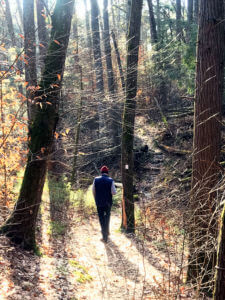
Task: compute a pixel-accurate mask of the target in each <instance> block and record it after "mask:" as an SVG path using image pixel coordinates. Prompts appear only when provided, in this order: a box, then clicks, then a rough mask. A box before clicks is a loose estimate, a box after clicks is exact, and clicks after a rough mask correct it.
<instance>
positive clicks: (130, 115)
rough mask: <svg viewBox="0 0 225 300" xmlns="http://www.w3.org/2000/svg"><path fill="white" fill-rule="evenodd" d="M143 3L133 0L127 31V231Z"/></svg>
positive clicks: (125, 227) (124, 222)
mask: <svg viewBox="0 0 225 300" xmlns="http://www.w3.org/2000/svg"><path fill="white" fill-rule="evenodd" d="M142 5H143V1H142V0H132V4H131V14H130V22H129V31H128V35H127V72H126V100H125V104H124V113H123V131H122V149H121V152H122V159H121V169H122V183H123V207H122V209H123V213H122V229H123V230H125V231H126V232H128V233H129V232H134V231H135V222H134V199H133V167H134V161H133V143H134V122H135V108H136V93H137V75H138V70H137V67H138V53H139V43H140V28H141V13H142Z"/></svg>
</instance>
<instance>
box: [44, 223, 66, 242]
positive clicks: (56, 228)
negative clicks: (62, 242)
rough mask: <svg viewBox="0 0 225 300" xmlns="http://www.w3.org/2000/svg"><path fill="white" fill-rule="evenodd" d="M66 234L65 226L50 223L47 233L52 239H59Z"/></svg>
mask: <svg viewBox="0 0 225 300" xmlns="http://www.w3.org/2000/svg"><path fill="white" fill-rule="evenodd" d="M65 232H66V225H65V224H62V223H60V222H56V221H51V222H50V225H49V228H48V231H47V233H48V234H49V235H51V236H53V237H56V238H57V237H59V236H61V235H64V234H65Z"/></svg>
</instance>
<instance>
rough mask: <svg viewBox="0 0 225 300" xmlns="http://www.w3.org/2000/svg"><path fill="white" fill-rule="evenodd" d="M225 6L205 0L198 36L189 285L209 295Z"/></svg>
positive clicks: (214, 222) (222, 72)
mask: <svg viewBox="0 0 225 300" xmlns="http://www.w3.org/2000/svg"><path fill="white" fill-rule="evenodd" d="M223 11H224V4H223V0H214V1H213V2H212V1H210V0H201V1H200V19H199V31H198V48H197V67H196V95H195V109H194V111H195V116H194V145H193V160H192V165H193V167H192V169H193V173H192V191H191V199H190V212H191V222H190V224H191V226H190V244H189V247H190V257H189V269H188V279H189V280H190V281H195V282H196V281H198V283H199V282H200V285H201V288H202V289H204V287H205V289H206V290H207V282H208V281H209V280H212V277H213V270H214V267H215V254H216V251H215V247H214V245H215V243H216V236H217V222H216V219H215V216H214V212H215V206H216V204H217V201H216V192H215V190H214V188H215V186H216V184H217V183H218V180H219V174H220V164H219V159H220V143H221V103H222V95H223V74H224V50H225V45H224V24H223V22H222V20H223V18H224V15H223Z"/></svg>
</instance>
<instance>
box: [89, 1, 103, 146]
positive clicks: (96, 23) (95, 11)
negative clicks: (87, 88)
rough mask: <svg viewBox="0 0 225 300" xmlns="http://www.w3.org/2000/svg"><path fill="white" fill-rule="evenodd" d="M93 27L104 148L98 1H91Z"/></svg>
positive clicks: (100, 124)
mask: <svg viewBox="0 0 225 300" xmlns="http://www.w3.org/2000/svg"><path fill="white" fill-rule="evenodd" d="M91 27H92V45H93V53H94V60H95V74H96V90H97V97H98V99H99V100H98V114H99V138H100V139H101V141H100V144H101V147H103V145H104V142H103V139H104V137H105V133H104V131H105V118H104V105H103V99H104V80H103V66H102V54H101V43H100V31H99V8H98V3H97V0H92V1H91Z"/></svg>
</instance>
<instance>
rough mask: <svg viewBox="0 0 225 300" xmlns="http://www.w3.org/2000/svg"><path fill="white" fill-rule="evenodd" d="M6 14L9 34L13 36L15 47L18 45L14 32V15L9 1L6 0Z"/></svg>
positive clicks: (12, 41)
mask: <svg viewBox="0 0 225 300" xmlns="http://www.w3.org/2000/svg"><path fill="white" fill-rule="evenodd" d="M5 14H6V22H7V26H8V30H9V35H10V38H11V43H12V45H13V46H14V47H15V46H16V39H15V34H14V28H13V22H12V15H11V10H10V6H9V1H8V0H5Z"/></svg>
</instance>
